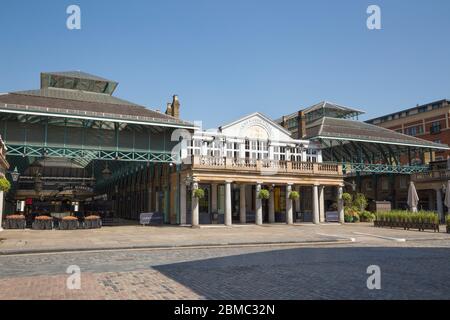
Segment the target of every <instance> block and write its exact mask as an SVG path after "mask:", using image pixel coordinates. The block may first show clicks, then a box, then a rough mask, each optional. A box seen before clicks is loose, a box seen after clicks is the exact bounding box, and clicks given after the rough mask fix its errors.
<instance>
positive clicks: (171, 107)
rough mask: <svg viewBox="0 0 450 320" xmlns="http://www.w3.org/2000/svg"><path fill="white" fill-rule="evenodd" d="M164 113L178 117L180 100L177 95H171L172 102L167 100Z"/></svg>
mask: <svg viewBox="0 0 450 320" xmlns="http://www.w3.org/2000/svg"><path fill="white" fill-rule="evenodd" d="M166 114H168V115H169V116H172V117H175V118H177V119H179V118H180V101H179V100H178V96H177V95H174V96H173V100H172V103H170V102H167V108H166Z"/></svg>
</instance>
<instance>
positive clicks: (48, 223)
mask: <svg viewBox="0 0 450 320" xmlns="http://www.w3.org/2000/svg"><path fill="white" fill-rule="evenodd" d="M32 229H34V230H52V229H53V218H52V217H49V216H37V217H36V218H35V219H34V222H33V225H32Z"/></svg>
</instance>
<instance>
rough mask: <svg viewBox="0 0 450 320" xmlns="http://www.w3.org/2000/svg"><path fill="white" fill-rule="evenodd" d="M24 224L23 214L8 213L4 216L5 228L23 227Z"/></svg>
mask: <svg viewBox="0 0 450 320" xmlns="http://www.w3.org/2000/svg"><path fill="white" fill-rule="evenodd" d="M26 224H27V223H26V221H25V216H24V215H21V214H15V215H10V216H7V217H6V221H5V229H25V226H26Z"/></svg>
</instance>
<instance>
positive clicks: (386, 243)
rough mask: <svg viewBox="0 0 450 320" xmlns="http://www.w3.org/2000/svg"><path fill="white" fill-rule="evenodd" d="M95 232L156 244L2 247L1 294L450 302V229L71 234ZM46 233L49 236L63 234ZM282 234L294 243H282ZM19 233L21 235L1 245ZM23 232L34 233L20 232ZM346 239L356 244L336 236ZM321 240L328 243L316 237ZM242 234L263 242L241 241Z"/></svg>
mask: <svg viewBox="0 0 450 320" xmlns="http://www.w3.org/2000/svg"><path fill="white" fill-rule="evenodd" d="M243 228H246V229H243ZM118 230H122V231H124V230H129V232H128V233H126V235H124V234H123V232H122V233H121V232H118ZM141 230H142V231H141ZM98 231H101V232H105V233H108V232H109V233H110V234H109V236H110V237H113V234H115V233H116V232H118V234H122V235H123V237H120V239H119V240H117V241H119V244H120V245H123V243H121V242H120V241H126V240H125V239H126V237H131V234H133V233H134V234H135V236H136V238H137V239H139V241H143V239H144V238H145V232H148V233H149V234H150V235H152V236H149V237H148V238H151V239H153V240H152V241H153V242H151V243H152V244H153V245H155V248H154V249H151V248H150V249H145V248H142V249H112V248H111V249H110V250H103V251H102V250H99V251H94V252H89V251H79V252H48V253H32V254H30V253H28V254H25V253H22V254H10V255H4V254H3V255H0V270H1V272H0V288H1V290H0V299H250V300H251V299H413V298H416V299H450V289H449V288H450V280H449V279H450V268H448V261H450V235H448V234H445V233H442V232H441V233H432V232H417V231H404V230H394V229H376V228H373V227H371V226H370V225H369V224H356V225H344V226H339V225H321V226H313V225H299V226H284V225H275V226H266V227H256V226H255V227H233V228H204V229H196V230H193V229H190V228H180V227H178V228H176V227H164V228H156V227H150V228H148V227H145V228H141V227H136V226H127V227H117V229H116V228H111V229H108V228H104V229H102V230H97V232H94V231H92V230H91V231H89V230H86V234H84V236H80V237H79V238H78V239H79V241H80V242H81V243H84V242H88V241H89V242H94V239H97V241H101V240H102V237H100V236H98ZM42 232H43V231H42ZM82 232H85V231H82ZM89 232H91V233H90V234H96V237H93V236H90V237H89V236H88V235H90V234H89ZM25 233H26V234H28V233H31V231H25ZM172 233H173V234H178V236H174V237H173V239H172V238H167V239H166V240H165V241H166V242H164V243H168V242H169V241H171V242H175V243H180V244H181V243H183V242H185V243H196V244H198V245H199V247H192V248H188V247H186V248H181V247H176V246H174V247H166V248H163V247H162V244H163V242H162V239H163V238H164V235H166V236H168V235H169V234H172ZM11 234H13V233H12V232H9V231H8V232H4V233H1V237H2V238H5V237H9V236H10V235H11ZM40 234H41V232H39V233H36V234H34V236H35V237H37V238H35V239H40V240H39V241H43V240H42V239H41V238H39V237H42V236H40ZM48 234H51V236H49V241H50V240H52V241H54V240H57V238H58V237H65V236H66V235H64V234H63V233H61V234H63V235H61V234H60V233H59V232H56V231H55V232H53V231H52V232H50V233H48ZM283 234H284V236H285V237H286V239H290V240H297V241H298V243H292V242H291V243H284V244H283V243H281V240H283V239H284V238H282V235H283ZM38 236H39V237H38ZM104 236H106V235H104ZM16 237H20V233H17V234H15V233H14V237H12V238H10V239H9V240H8V239H7V240H6V241H4V242H3V243H2V244H1V245H0V247H2V246H4V244H11V243H12V241H13V240H14V239H16ZM53 237H55V238H53ZM22 238H24V239H26V241H32V240H33V239H34V238H31V237H27V236H26V235H25V234H22ZM131 238H132V237H131ZM210 238H213V239H214V240H215V241H216V242H217V241H222V242H224V241H228V242H229V243H230V242H231V240H233V241H234V242H235V245H226V246H217V245H216V246H212V247H209V246H208V245H207V244H208V242H211V243H212V242H213V241H212V240H211V239H210ZM351 238H353V240H354V242H351V241H350V240H348V241H341V240H342V239H351ZM155 239H160V240H159V242H156V240H155ZM324 239H328V240H329V241H327V242H323V243H322V244H321V243H320V242H318V241H319V240H324ZM333 239H334V240H336V239H337V240H339V241H338V242H333ZM59 240H61V239H59ZM263 240H265V241H264V243H263ZM269 240H273V241H275V240H277V241H279V243H275V242H274V243H272V244H269V243H268V242H270V241H269ZM111 241H112V240H111ZM136 241H138V240H136ZM246 241H250V242H253V243H256V242H258V241H261V244H254V245H252V246H244V245H243V244H242V243H244V242H246ZM302 241H303V242H302ZM313 241H315V242H313ZM158 243H159V246H160V248H158V249H157V248H156V247H157V246H156V245H158ZM201 243H202V244H203V246H200V244H201ZM238 243H240V244H239V245H238ZM59 245H60V244H59ZM2 250H3V249H2ZM73 265H76V266H78V267H79V268H80V270H81V288H80V289H79V290H69V289H67V287H66V281H67V279H68V277H69V276H70V275H69V274H67V273H66V271H67V268H68V267H69V266H73ZM370 265H377V266H379V267H380V269H381V290H369V289H368V288H367V285H366V283H367V278H368V277H369V275H368V274H367V268H368V266H370Z"/></svg>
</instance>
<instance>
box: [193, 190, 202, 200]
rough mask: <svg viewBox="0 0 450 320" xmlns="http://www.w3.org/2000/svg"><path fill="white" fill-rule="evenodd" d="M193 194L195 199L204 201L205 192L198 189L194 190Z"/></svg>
mask: <svg viewBox="0 0 450 320" xmlns="http://www.w3.org/2000/svg"><path fill="white" fill-rule="evenodd" d="M193 194H194V197H195V198H197V199H203V198H204V197H205V190H203V189H201V188H198V189H195V190H194V192H193Z"/></svg>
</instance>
